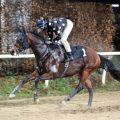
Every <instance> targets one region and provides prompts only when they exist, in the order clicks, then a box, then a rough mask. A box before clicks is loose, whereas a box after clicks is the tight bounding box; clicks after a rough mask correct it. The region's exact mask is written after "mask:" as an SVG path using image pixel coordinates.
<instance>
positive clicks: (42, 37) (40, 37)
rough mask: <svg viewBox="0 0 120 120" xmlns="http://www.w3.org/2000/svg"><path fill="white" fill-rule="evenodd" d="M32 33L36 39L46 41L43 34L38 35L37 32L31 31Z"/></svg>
mask: <svg viewBox="0 0 120 120" xmlns="http://www.w3.org/2000/svg"><path fill="white" fill-rule="evenodd" d="M30 33H32V34H33V35H35V36H36V37H38V39H41V40H43V41H45V40H46V39H45V37H44V36H43V33H42V32H40V33H38V32H37V31H36V30H32V31H30Z"/></svg>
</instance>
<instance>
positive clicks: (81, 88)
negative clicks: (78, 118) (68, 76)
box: [64, 83, 84, 102]
mask: <svg viewBox="0 0 120 120" xmlns="http://www.w3.org/2000/svg"><path fill="white" fill-rule="evenodd" d="M83 89H84V86H83V85H82V84H81V83H79V84H78V86H77V87H76V89H75V90H74V91H73V92H72V93H71V94H70V95H69V96H67V97H66V98H65V99H64V101H65V102H67V101H70V100H71V99H72V98H73V97H74V96H75V95H76V94H77V93H79V92H80V91H81V90H83Z"/></svg>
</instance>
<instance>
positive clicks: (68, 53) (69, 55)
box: [65, 52, 74, 61]
mask: <svg viewBox="0 0 120 120" xmlns="http://www.w3.org/2000/svg"><path fill="white" fill-rule="evenodd" d="M66 53H67V58H66V60H65V61H72V60H73V59H74V58H73V56H72V53H71V52H66Z"/></svg>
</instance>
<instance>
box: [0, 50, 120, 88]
mask: <svg viewBox="0 0 120 120" xmlns="http://www.w3.org/2000/svg"><path fill="white" fill-rule="evenodd" d="M97 53H98V54H100V55H105V56H109V57H108V59H109V58H111V56H114V55H120V52H97ZM34 57H35V56H34V54H19V55H15V56H12V55H10V54H5V55H0V59H5V58H34ZM105 78H106V71H105V70H103V74H102V83H103V85H104V84H105ZM45 85H46V86H48V80H46V81H45Z"/></svg>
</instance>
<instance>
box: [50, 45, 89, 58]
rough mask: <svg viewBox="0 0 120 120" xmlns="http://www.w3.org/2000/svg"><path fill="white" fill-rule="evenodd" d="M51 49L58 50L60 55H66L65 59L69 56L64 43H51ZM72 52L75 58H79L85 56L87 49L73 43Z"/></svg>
mask: <svg viewBox="0 0 120 120" xmlns="http://www.w3.org/2000/svg"><path fill="white" fill-rule="evenodd" d="M49 47H50V49H51V50H53V51H58V56H61V54H63V55H64V59H66V58H67V54H66V51H65V49H64V46H63V45H61V44H60V45H59V44H54V43H52V44H50V45H49ZM70 47H71V50H72V51H71V53H72V56H73V58H74V60H75V59H78V58H83V57H85V56H87V55H86V50H85V48H84V47H83V46H80V45H74V46H73V45H71V46H70Z"/></svg>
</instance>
